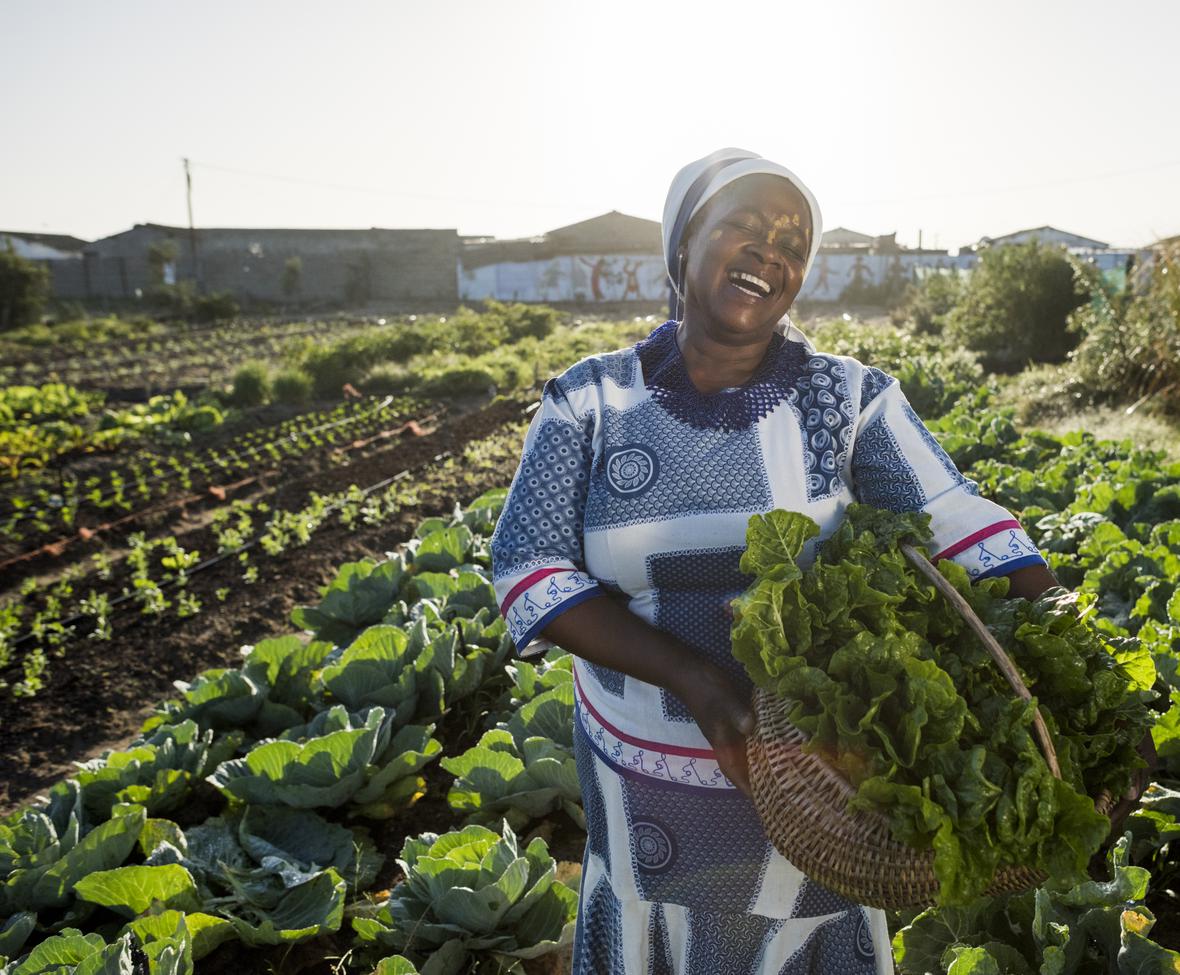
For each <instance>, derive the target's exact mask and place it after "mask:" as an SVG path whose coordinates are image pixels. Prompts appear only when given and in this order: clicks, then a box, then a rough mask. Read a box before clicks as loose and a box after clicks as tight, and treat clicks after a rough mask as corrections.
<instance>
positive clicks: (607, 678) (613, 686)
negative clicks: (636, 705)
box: [583, 660, 627, 697]
mask: <svg viewBox="0 0 1180 975" xmlns="http://www.w3.org/2000/svg"><path fill="white" fill-rule="evenodd" d="M583 663H585V664H586V666H587V667H588V668H589V670H590V672H591V673H592V674H593V675H594V679H595V680H597V681H598V683H599V685H600V686H601V687H602V689H603V690H604V691H606V692H607V693H608V694H613V695H614V696H615V697H622V696H623V692H624V690H625V689H626V687H627V675H626V674H624V673H623V672H622V671H621V670H612V669H611V668H610V667H604V666H603V665H602V664H594V663H591V662H590V661H589V660H585V661H583Z"/></svg>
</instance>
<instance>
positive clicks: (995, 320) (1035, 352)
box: [944, 240, 1085, 372]
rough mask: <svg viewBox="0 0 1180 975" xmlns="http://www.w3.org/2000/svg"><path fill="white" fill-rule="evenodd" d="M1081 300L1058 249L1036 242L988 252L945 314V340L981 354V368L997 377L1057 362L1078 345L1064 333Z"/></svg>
mask: <svg viewBox="0 0 1180 975" xmlns="http://www.w3.org/2000/svg"><path fill="white" fill-rule="evenodd" d="M1084 300H1085V292H1084V291H1082V290H1080V289H1079V287H1078V286H1077V284H1076V283H1075V280H1074V273H1073V268H1072V267H1071V266H1070V263H1069V261H1068V260H1067V259H1066V257H1065V254H1064V253H1063V252H1062V251H1060V250H1058V249H1057V248H1056V247H1046V246H1042V245H1041V244H1039V243H1038V242H1037V241H1035V240H1033V241H1029V242H1028V243H1026V244H1015V245H1008V246H1003V247H990V248H988V249H987V250H985V251H983V253H982V254H981V255H980V260H979V263H978V264H977V265H976V267H975V270H974V271H972V273H971V277H970V278H969V279H968V281H967V284H966V286H965V287H964V289H963V298H962V300H961V301H960V302H959V304H957V305H956V306H955V307H954V308H953V309H952V310H951V312H950V313H949V314H948V315H947V317H946V329H945V331H944V335H945V337H946V338H947V339H948V340H949V341H950V342H952V343H955V344H958V345H961V346H962V347H963V348H966V349H970V350H971V351H973V352H978V353H980V355H981V357H982V361H983V364H984V366H985V367H986V368H988V369H993V370H995V371H997V372H1015V371H1017V370H1018V369H1021V368H1023V367H1024V366H1025V365H1027V364H1028V363H1029V362H1061V361H1062V360H1064V359H1065V357H1066V354H1067V353H1068V352H1069V350H1070V349H1072V348H1073V347H1074V345H1076V344H1077V336H1076V335H1075V334H1073V333H1071V332H1070V331H1069V330H1068V328H1067V320H1068V318H1069V314H1070V312H1072V311H1073V310H1074V309H1075V308H1077V307H1078V305H1080V304H1081V303H1082V301H1084Z"/></svg>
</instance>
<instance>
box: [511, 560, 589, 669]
mask: <svg viewBox="0 0 1180 975" xmlns="http://www.w3.org/2000/svg"><path fill="white" fill-rule="evenodd" d="M599 592H600V590H599V588H598V586H597V585H595V584H594V580H593V579H591V578H590V577H589V576H584V575H582V574H581V573H580V572H578V571H577V570H575V569H564V568H553V569H538V570H537V571H536V572H535V573H532V574H531V575H528V576H526V577H525V578H524V579H522V580H521V581H520V582H519V583H517V585H516V586H515V587H514V588H513V590H512V591H511V592H510V593H509V594H508V598H507V599H506V600H505V601H504V604H503V606H501V610H500V611H501V613H502V614H503V615H504V619H505V621H506V622H507V623H508V635H509V636H510V637H511V638H512V643H513V645H514V646H516V648H517V649H518V650H523V649H524V648H525V647H527V646H528V645H529V644H530V643H532V641H533V639H534V637H536V635H537V634H538V633H540V632H541V631H542V630H543V629H544V628H545V627H546V626H548V625H549V623H550V622H551V621H552V620H553V618H554V617H556V616H559V615H560V614H561V613H564V612H565V611H566V610H567V609H570V608H571V607H573V606H576V605H577V604H578V603H580V602H585V600H587V599H590V598H591V597H593V596H597V595H598V594H599Z"/></svg>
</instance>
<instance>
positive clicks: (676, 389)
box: [635, 320, 807, 433]
mask: <svg viewBox="0 0 1180 975" xmlns="http://www.w3.org/2000/svg"><path fill="white" fill-rule="evenodd" d="M678 326H679V322H677V321H675V320H669V321H666V322H664V324H663V325H661V326H659V328H657V329H656V330H655V331H653V332H652V333H651V335H649V336H648V337H647V338H645V339H643V340H642V341H641V342H639V343H637V344H636V346H635V351H636V354H637V355H638V356H639V362H640V365H641V367H642V369H643V382H644V385H646V386H647V388H648V390H649V391H650V392H651V395H652V398H653V399H654V400H655V401H656V402H657V403H659V404H660V406H662V407H663V408H664V409H665V410H667V412H668V413H670V414H671V415H672V416H674V417H675V418H676V419H678V420H680V421H681V422H682V423H687V424H688V425H689V426H692V427H695V428H697V429H699V430H706V429H717V430H721V431H723V432H726V433H730V432H733V431H735V430H745V429H748V428H749V427H751V426H753V425H754V424H755V423H757V422H758V421H759V420H761V419H762V418H763V417H765V416H767V415H769V414H770V413H771V412H772V411H773V410H774V409H775V407H777V406H778V405H779V404H780V403H782V402H783V401H784V400H786V399H788V398H789V397H790V391H791V389H792V388H793V387H794V385H795V380H796V379H797V378H798V376H799V374H800V373H801V371H802V370H803V369H804V367H805V365H806V363H807V352H806V350H805V349H804V348H803V346H802V345H801V344H800V343H798V342H788V341H787V340H786V339H785V338H784V337H783V336H782V335H781V334H779V333H778V332H775V333H774V334H773V335H772V336H771V337H770V345H769V346H767V349H766V354H765V355H764V356H763V357H762V361H761V362H760V363H759V364H758V368H757V369H755V370H754V374H753V375H752V376H750V378H749V379H747V380H746V381H745V382H744V383H742V384H741V385H740V386H734V387H731V388H729V389H721V390H718V391H717V392H715V393H702V392H701V391H700V390H698V389H697V388H696V386H694V385H693V383H692V379H690V378H689V375H688V369H687V367H686V366H685V364H684V356H683V355H682V354H681V352H680V346H679V345H678V344H677V342H676V329H677V327H678Z"/></svg>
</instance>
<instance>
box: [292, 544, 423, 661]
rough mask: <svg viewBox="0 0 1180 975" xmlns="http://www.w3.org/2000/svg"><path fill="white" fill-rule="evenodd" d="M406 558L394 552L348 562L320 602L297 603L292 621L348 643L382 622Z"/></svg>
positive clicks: (323, 637) (321, 637)
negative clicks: (376, 558) (378, 558)
mask: <svg viewBox="0 0 1180 975" xmlns="http://www.w3.org/2000/svg"><path fill="white" fill-rule="evenodd" d="M405 571H406V570H405V562H404V560H403V559H402V558H401V556H394V557H393V558H391V559H388V560H386V561H384V562H379V563H378V562H374V561H373V560H372V559H362V560H361V561H360V562H345V563H344V564H343V565H342V566H340V568H339V569H338V570H337V572H336V577H335V578H334V579H333V580H332V582H331V583H329V585H328V587H327V589H326V590H325V591H324V596H323V599H321V600H320V604H319V605H318V606H314V607H313V606H297V607H295V609H293V610H292V611H291V621H292V622H293V623H294V624H295V625H296V626H298V627H300V628H301V629H305V630H311V631H312V632H314V633H315V636H316V639H317V640H328V641H330V642H332V643H348V642H350V641H351V640H352V639H353V638H354V637H355V636H356V635H357V633H359V632H360V631H361V630H363V629H364V628H365V627H367V626H372V625H373V624H374V623H380V622H381V620H382V619H383V618H384V616H385V614H386V613H387V612H389V609H390V607H391V606H392V605H393V604H394V602H395V601H396V599H397V593H398V588H399V587H400V585H401V581H402V576H403V575H404V574H405Z"/></svg>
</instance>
